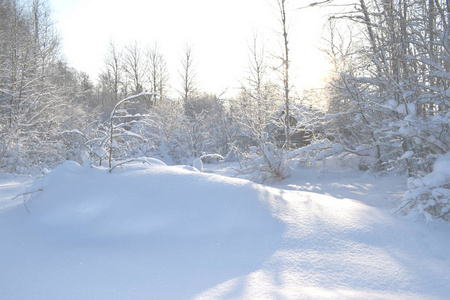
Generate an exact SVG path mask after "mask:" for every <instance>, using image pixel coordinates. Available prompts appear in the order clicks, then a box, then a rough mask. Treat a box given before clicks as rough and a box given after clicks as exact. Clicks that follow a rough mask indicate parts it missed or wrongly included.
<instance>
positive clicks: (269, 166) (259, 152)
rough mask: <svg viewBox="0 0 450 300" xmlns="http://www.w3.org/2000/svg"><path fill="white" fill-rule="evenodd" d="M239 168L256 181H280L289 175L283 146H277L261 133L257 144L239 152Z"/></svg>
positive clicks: (287, 160)
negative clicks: (246, 150) (247, 150)
mask: <svg viewBox="0 0 450 300" xmlns="http://www.w3.org/2000/svg"><path fill="white" fill-rule="evenodd" d="M241 158H242V159H241V170H240V172H242V173H243V174H245V175H247V176H250V178H249V179H251V180H253V181H257V182H267V181H270V180H273V181H280V180H283V179H286V178H288V177H289V175H290V167H289V161H290V160H289V158H288V155H287V153H286V151H285V149H283V148H278V147H277V146H276V145H275V143H273V142H271V141H269V139H268V135H267V134H263V136H262V137H261V140H260V142H259V144H258V145H257V146H252V147H250V151H249V152H243V153H241Z"/></svg>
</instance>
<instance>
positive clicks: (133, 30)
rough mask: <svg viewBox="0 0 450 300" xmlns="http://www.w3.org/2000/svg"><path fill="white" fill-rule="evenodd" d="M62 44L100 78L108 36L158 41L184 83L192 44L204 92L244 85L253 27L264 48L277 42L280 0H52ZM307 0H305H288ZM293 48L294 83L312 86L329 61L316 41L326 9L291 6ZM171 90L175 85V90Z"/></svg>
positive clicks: (73, 61) (73, 60) (79, 65)
mask: <svg viewBox="0 0 450 300" xmlns="http://www.w3.org/2000/svg"><path fill="white" fill-rule="evenodd" d="M49 3H50V6H51V9H52V10H53V16H54V19H55V21H56V25H57V28H58V31H59V32H60V34H61V36H62V39H63V40H62V46H63V47H62V51H63V54H64V55H65V57H66V58H67V60H68V62H69V64H70V65H71V66H73V67H75V68H76V69H78V70H81V71H84V72H86V73H88V74H89V75H90V76H91V77H92V79H93V80H96V79H97V77H98V74H99V72H100V70H101V68H102V67H103V65H104V57H105V56H106V53H107V47H108V44H109V41H110V40H113V41H115V42H116V43H118V44H126V43H129V42H131V41H135V40H136V41H139V42H140V43H142V44H143V45H147V44H149V45H153V44H154V43H155V42H157V43H158V46H159V48H160V49H161V50H162V53H163V55H164V57H165V59H166V61H167V64H168V67H169V72H170V76H171V80H170V82H171V85H172V88H173V90H175V89H176V88H178V87H177V85H178V84H179V74H178V70H179V69H180V68H181V57H182V54H183V48H184V45H185V44H186V43H187V44H190V45H191V46H192V49H193V53H194V58H195V64H196V71H197V75H198V81H199V83H200V84H201V86H202V88H203V90H204V91H206V92H213V93H216V94H217V93H220V92H221V91H222V90H224V89H226V88H228V90H229V92H230V91H232V90H235V89H236V88H237V87H239V80H242V79H243V78H244V76H245V72H246V67H247V66H248V56H249V50H248V49H249V44H250V43H252V40H253V35H254V32H258V35H259V36H262V37H264V41H265V47H266V49H267V50H271V51H273V52H276V51H277V50H279V49H280V48H279V39H278V38H277V35H276V32H279V31H280V30H281V28H280V25H279V21H278V16H279V12H278V10H277V2H276V0H226V1H216V0H189V1H187V0H159V1H157V0H148V1H142V0H122V1H118V0H50V1H49ZM290 3H291V6H293V4H297V3H298V6H302V4H304V3H305V1H304V0H297V1H295V0H291V2H290ZM289 15H290V19H291V23H290V24H291V25H290V52H291V53H290V55H291V61H292V69H293V75H294V76H295V79H294V84H295V85H296V86H297V87H299V89H301V88H303V87H313V86H317V85H318V84H320V82H321V79H322V78H323V77H324V76H325V75H326V70H327V68H328V64H327V63H326V60H325V59H324V57H323V54H322V53H321V52H320V51H319V50H318V49H317V47H318V46H319V45H320V42H321V35H322V25H323V23H324V21H325V20H324V18H323V16H322V15H323V11H321V10H320V9H316V8H314V9H308V10H295V11H294V10H292V11H289ZM173 93H174V92H173Z"/></svg>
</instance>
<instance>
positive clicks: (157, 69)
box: [147, 43, 169, 105]
mask: <svg viewBox="0 0 450 300" xmlns="http://www.w3.org/2000/svg"><path fill="white" fill-rule="evenodd" d="M147 56H148V73H147V74H148V81H149V83H150V87H151V91H152V92H153V93H155V94H153V97H152V98H153V101H152V102H153V103H150V105H152V104H154V103H155V101H156V93H158V94H159V95H160V96H159V97H160V99H161V97H162V96H163V95H166V94H167V90H168V82H169V72H168V70H167V63H166V60H165V59H164V56H163V55H162V53H161V52H160V50H159V47H158V44H157V43H155V44H154V46H153V47H152V48H149V49H148V50H147Z"/></svg>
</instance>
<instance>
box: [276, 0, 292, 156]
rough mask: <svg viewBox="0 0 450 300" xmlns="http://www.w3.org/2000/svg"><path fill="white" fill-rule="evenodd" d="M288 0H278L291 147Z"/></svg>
mask: <svg viewBox="0 0 450 300" xmlns="http://www.w3.org/2000/svg"><path fill="white" fill-rule="evenodd" d="M286 2H287V1H286V0H277V3H278V9H279V13H280V25H281V36H282V55H281V56H280V59H281V61H282V70H281V79H282V82H283V98H284V106H285V108H284V132H285V136H286V141H285V147H286V148H287V149H289V148H290V144H291V142H290V135H291V125H290V122H291V115H290V104H291V100H290V95H289V93H290V91H291V86H290V70H289V66H290V61H289V39H288V20H287V13H286V4H287V3H286Z"/></svg>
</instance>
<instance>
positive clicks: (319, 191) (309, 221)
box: [0, 160, 450, 300]
mask: <svg viewBox="0 0 450 300" xmlns="http://www.w3.org/2000/svg"><path fill="white" fill-rule="evenodd" d="M150 163H151V164H150V165H148V164H142V163H131V164H128V165H124V167H123V168H122V169H118V168H117V169H114V170H113V172H112V173H109V172H108V171H107V170H106V169H102V168H86V167H81V166H79V165H77V164H76V163H73V162H67V163H65V164H63V165H61V166H60V167H58V168H57V169H55V170H53V171H52V172H50V173H49V174H48V175H47V176H46V177H45V178H44V179H43V180H39V181H36V182H35V183H34V185H33V186H32V187H31V183H30V180H29V179H26V178H17V177H12V176H7V175H2V176H1V177H0V241H1V242H0V266H1V268H0V299H2V300H13V299H14V300H16V299H45V300H51V299H58V300H59V299H77V300H78V299H121V300H122V299H133V300H136V299H448V297H449V295H450V254H449V250H448V249H450V226H449V224H443V223H431V224H425V223H424V222H423V221H417V222H414V221H413V220H410V219H408V218H405V217H401V216H398V215H396V214H394V213H392V212H391V209H392V207H393V204H392V200H393V199H394V198H395V197H398V195H396V193H398V192H399V191H401V189H404V186H405V180H404V179H403V178H398V177H378V178H375V177H373V176H371V175H367V174H364V173H359V172H354V171H339V172H338V171H330V172H328V173H324V174H320V173H317V172H316V171H314V170H294V171H293V174H292V176H291V177H290V178H289V179H287V180H285V181H283V182H282V183H279V184H276V185H272V186H262V185H258V184H255V183H252V182H249V181H246V180H243V179H237V178H231V177H226V176H222V175H218V174H219V173H221V174H223V175H226V174H229V173H231V172H230V171H227V169H226V168H222V169H220V170H218V169H217V166H216V167H213V166H208V165H205V166H204V167H205V172H204V173H201V172H198V171H197V170H196V169H194V168H192V167H186V166H184V167H183V166H170V167H169V166H166V165H164V164H163V163H161V162H159V161H157V160H151V161H150ZM41 189H42V190H43V191H42V192H37V193H36V194H35V197H34V198H33V199H32V200H31V201H29V202H27V205H26V208H25V206H24V205H23V199H22V197H18V198H15V199H14V200H10V199H11V198H12V197H14V195H17V194H21V193H24V192H25V191H30V190H34V191H37V190H41ZM27 209H28V211H29V212H28V211H27Z"/></svg>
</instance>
